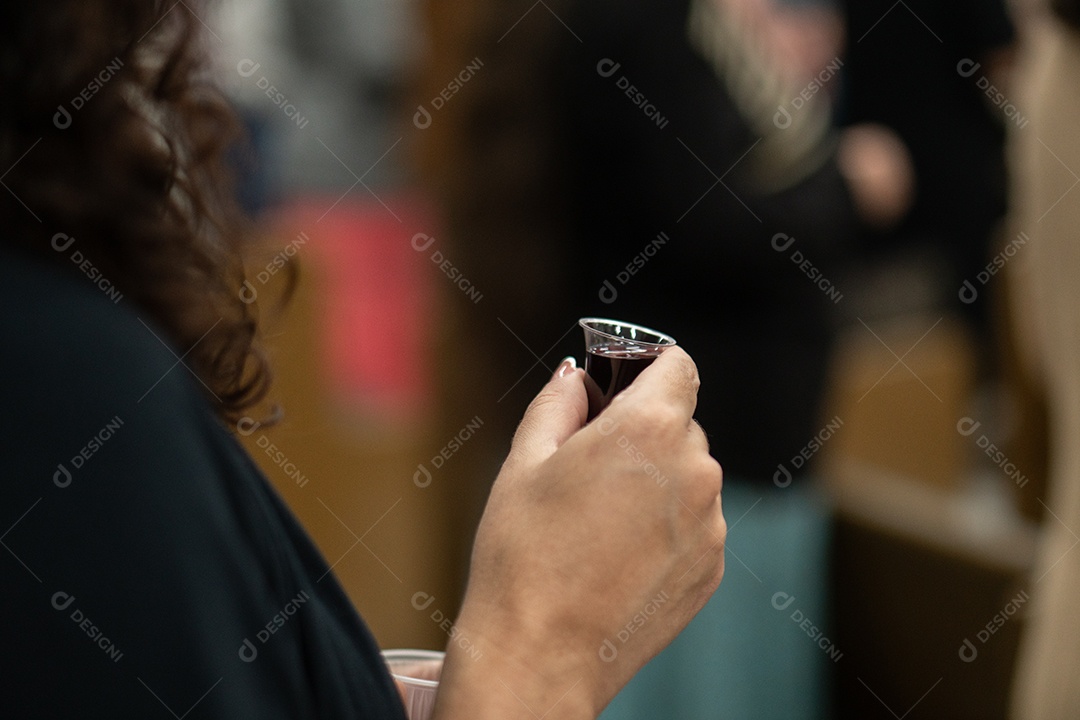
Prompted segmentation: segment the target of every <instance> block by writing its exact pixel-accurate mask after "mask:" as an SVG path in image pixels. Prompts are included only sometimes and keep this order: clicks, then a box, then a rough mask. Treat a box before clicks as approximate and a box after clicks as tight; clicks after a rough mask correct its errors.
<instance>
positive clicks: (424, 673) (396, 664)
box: [382, 650, 446, 720]
mask: <svg viewBox="0 0 1080 720" xmlns="http://www.w3.org/2000/svg"><path fill="white" fill-rule="evenodd" d="M382 656H383V660H385V661H386V666H387V667H388V668H390V675H391V676H392V677H393V678H394V679H395V680H397V681H398V682H399V683H400V684H401V687H403V688H404V690H405V714H406V715H408V717H409V720H429V719H430V718H431V711H432V710H433V709H434V708H435V695H436V693H438V692H439V678H440V676H441V675H442V666H443V660H444V659H445V658H446V653H444V652H439V651H436V650H384V651H383V654H382Z"/></svg>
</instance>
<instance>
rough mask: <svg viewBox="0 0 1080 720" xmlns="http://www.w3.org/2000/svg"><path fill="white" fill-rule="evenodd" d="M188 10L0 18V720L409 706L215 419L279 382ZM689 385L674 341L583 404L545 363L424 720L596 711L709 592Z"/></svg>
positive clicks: (569, 365) (702, 483)
mask: <svg viewBox="0 0 1080 720" xmlns="http://www.w3.org/2000/svg"><path fill="white" fill-rule="evenodd" d="M202 12H203V7H202V5H201V3H194V2H193V3H185V4H184V7H183V8H175V6H172V5H170V4H167V3H146V2H141V1H140V0H57V1H56V2H52V3H45V4H33V3H30V4H25V3H24V4H18V3H16V4H14V5H11V6H10V7H5V9H4V10H3V11H0V50H2V53H3V57H4V58H5V62H4V63H2V64H0V84H2V86H3V87H4V88H5V89H6V91H7V98H8V103H7V104H6V106H5V108H6V109H5V110H4V112H3V113H0V138H2V139H3V142H0V165H2V169H3V170H4V185H5V189H6V192H5V193H2V194H0V195H2V197H0V217H2V219H3V227H4V229H5V232H4V234H3V236H2V237H0V300H2V302H0V307H2V308H3V309H2V310H0V333H2V335H3V336H4V337H5V338H6V339H7V340H8V342H6V343H5V345H4V349H3V350H2V351H0V377H3V378H5V379H6V382H5V383H4V389H3V391H2V392H0V395H2V397H0V407H3V408H4V411H3V419H4V432H3V433H2V434H0V437H2V439H0V449H2V450H3V455H4V458H5V471H6V472H5V480H4V482H3V483H0V510H2V513H3V518H2V521H0V525H2V527H3V533H2V535H0V540H2V542H3V546H4V548H5V550H6V552H4V553H0V555H2V557H3V560H2V562H0V578H2V580H0V582H2V583H3V587H4V588H5V593H4V600H5V609H6V610H7V612H5V613H4V618H5V619H4V625H5V627H4V650H5V651H4V653H2V654H0V658H2V659H0V675H2V676H3V677H4V678H5V687H4V690H3V691H2V692H0V716H2V717H98V716H102V717H104V716H108V717H140V718H141V717H154V716H159V715H162V714H163V713H165V712H166V711H168V712H171V713H172V714H174V715H176V716H185V717H191V718H197V717H214V718H218V717H220V718H230V719H231V718H236V717H258V718H271V719H272V718H298V717H305V718H307V717H319V718H350V719H351V720H358V719H363V718H394V719H395V720H400V719H401V718H403V717H404V712H405V710H404V708H403V706H402V704H401V702H400V699H399V697H398V695H397V692H396V690H395V687H394V685H393V683H392V680H391V677H390V673H389V672H388V670H387V668H386V666H385V665H384V663H383V661H382V659H381V657H380V655H379V653H378V650H377V648H376V646H375V643H374V641H373V639H372V637H371V635H370V633H369V632H368V630H367V629H366V627H365V626H364V625H363V622H362V621H361V619H360V618H359V616H358V615H357V614H356V611H355V609H354V608H353V607H352V606H351V604H350V603H349V601H348V600H347V598H346V596H345V594H344V592H343V591H342V590H341V588H340V586H339V585H338V583H337V581H336V580H335V579H334V577H333V574H332V573H330V572H329V569H328V567H327V563H326V561H325V560H324V559H323V558H322V557H321V556H320V555H319V553H318V552H317V550H316V549H315V548H314V546H313V545H312V543H311V542H310V540H309V539H308V538H307V536H306V534H305V533H304V531H303V530H302V528H300V526H299V524H298V523H297V521H296V519H295V518H294V517H293V516H292V514H291V513H290V512H289V510H288V509H287V508H286V507H285V506H284V504H283V503H282V502H281V501H280V499H279V498H278V497H277V496H276V494H275V493H274V492H273V490H272V489H271V487H270V485H269V483H268V482H267V481H266V479H265V478H264V477H263V476H262V475H261V473H260V472H259V471H258V470H257V468H256V467H255V465H254V463H252V461H251V459H250V458H249V457H247V456H246V455H245V453H244V451H243V450H242V449H241V447H240V446H239V445H238V444H237V442H236V440H235V438H234V437H232V436H231V435H230V432H229V428H230V427H231V428H239V429H240V430H241V431H242V428H243V422H244V420H246V419H247V418H246V416H245V412H246V411H247V410H248V409H249V408H251V407H252V406H254V405H255V404H256V403H257V402H258V401H259V400H260V399H262V397H264V396H265V394H266V391H267V387H268V383H269V373H268V368H267V365H266V362H265V360H264V359H263V358H262V356H261V354H260V353H259V350H258V344H257V341H256V332H255V327H256V316H255V313H254V310H253V307H252V306H251V305H250V304H248V303H246V302H245V301H244V299H243V297H242V296H241V294H240V291H241V288H242V287H243V274H242V268H241V265H240V260H239V250H240V247H241V245H242V243H243V239H244V237H245V233H244V224H243V221H242V219H241V218H240V216H239V215H238V213H237V211H236V209H235V203H234V201H233V199H232V198H231V197H230V195H229V193H228V191H227V185H226V183H225V181H224V179H223V178H224V177H225V171H224V158H225V153H226V150H227V149H228V139H229V137H230V135H229V131H230V129H231V128H232V127H233V121H232V119H231V115H230V114H229V112H228V110H227V108H226V106H225V105H224V103H223V101H222V100H221V98H220V96H219V95H218V94H217V92H216V91H215V90H214V88H212V87H211V86H210V85H209V84H207V82H206V77H205V73H204V72H203V66H204V62H203V61H204V59H203V58H202V56H201V53H202V49H203V47H204V45H203V44H202V43H201V42H200V34H201V32H202V30H201V28H202V25H201V21H200V20H199V15H200V14H201V13H202ZM102 68H106V69H105V70H103V69H102ZM72 98H80V102H78V103H74V104H73V102H72V100H71V99H72ZM76 105H77V107H76ZM58 108H60V109H58ZM61 110H63V112H61ZM76 254H77V256H76ZM180 365H183V367H180ZM698 384H699V381H698V375H697V370H696V367H695V365H694V363H693V361H692V360H691V359H690V357H689V356H688V355H687V354H686V353H685V352H683V351H682V350H681V349H679V348H677V347H672V348H669V349H667V350H665V352H664V353H663V354H662V355H661V356H659V357H657V358H656V360H655V361H654V362H653V363H652V364H651V365H650V366H649V367H648V368H646V369H645V370H644V371H642V372H641V374H640V375H639V376H638V377H637V378H636V379H635V380H634V382H633V383H632V384H631V385H630V386H629V387H628V388H627V389H626V390H624V391H623V392H621V393H619V394H618V395H616V396H615V397H614V399H613V400H612V402H611V404H610V406H609V407H607V409H605V410H604V411H603V412H601V413H600V414H599V415H598V416H597V417H596V418H595V419H594V420H593V421H592V422H586V417H587V412H588V401H587V393H586V386H585V381H584V376H583V372H582V371H581V370H580V369H578V368H576V366H575V363H574V362H573V361H572V360H567V361H564V362H563V363H562V364H560V366H559V367H558V368H557V370H556V372H555V373H554V375H553V377H552V378H551V380H550V381H549V382H548V383H547V385H545V386H544V387H543V388H542V389H541V390H540V392H539V394H538V395H537V396H536V398H535V400H534V401H533V402H532V404H531V405H530V406H529V408H528V410H527V411H526V413H525V415H524V417H523V418H522V421H521V424H520V426H519V428H518V431H517V433H516V436H515V438H514V442H513V445H512V448H511V450H510V453H509V456H508V457H507V460H506V462H505V464H504V466H503V468H502V470H501V472H500V473H499V476H498V479H497V480H496V482H495V484H494V487H493V489H492V492H491V497H490V500H489V502H488V505H487V509H486V511H485V514H484V518H483V521H482V523H481V526H480V530H479V533H478V535H477V538H476V543H475V549H474V553H473V563H472V569H471V573H470V577H469V584H468V592H467V595H466V598H465V602H464V605H463V608H462V611H461V614H460V615H459V617H458V619H457V623H456V627H457V628H458V630H459V632H461V633H464V634H466V635H467V636H468V637H469V639H470V643H471V647H473V648H476V649H477V652H476V653H475V654H466V653H465V652H464V650H463V649H462V647H461V645H460V644H452V645H451V646H450V647H449V648H448V650H447V655H446V661H445V666H444V667H443V668H442V672H441V683H440V689H439V693H438V696H437V700H436V706H435V708H434V717H436V718H439V719H441V720H453V719H455V718H470V719H478V718H481V719H482V718H488V717H490V718H514V717H522V718H529V717H534V716H540V715H543V714H546V713H549V712H551V713H552V716H558V717H562V718H591V717H596V715H597V714H598V713H599V712H600V710H601V709H602V708H603V707H604V706H605V705H606V703H607V702H608V701H609V700H610V699H611V698H612V697H613V696H614V694H615V693H616V692H617V691H618V689H619V688H620V687H622V685H624V684H625V683H626V682H627V681H628V680H629V678H630V677H631V676H632V675H633V674H634V673H635V672H636V671H637V670H638V669H639V668H640V667H641V666H642V665H644V663H645V662H647V661H648V660H649V658H651V657H652V656H653V655H655V654H656V653H657V652H658V651H659V650H660V649H661V648H662V647H664V646H665V645H666V644H667V643H668V642H670V640H671V639H672V638H673V637H674V636H675V635H676V634H677V633H678V632H679V630H680V629H681V628H682V627H684V626H685V625H686V623H687V622H688V621H689V620H690V618H691V617H693V615H694V614H695V613H696V612H697V611H698V610H699V609H700V608H701V607H702V605H703V604H704V603H705V602H706V601H707V600H708V598H709V596H710V595H711V594H712V592H713V591H714V590H715V588H716V586H717V584H718V583H719V581H720V578H721V576H722V573H723V566H724V540H725V534H726V525H725V521H724V517H723V512H722V507H721V498H720V490H721V483H722V473H721V470H720V467H719V465H718V464H717V463H716V461H715V460H713V459H712V458H711V457H710V456H709V453H708V447H707V442H706V439H705V436H704V434H703V433H702V431H701V429H700V428H699V427H698V426H697V424H696V423H695V422H694V421H693V420H692V416H693V412H694V408H695V404H696V396H697V390H698ZM58 409H60V410H62V411H58ZM631 443H632V444H633V446H634V447H635V448H636V452H635V453H633V454H631V453H627V452H626V447H627V445H628V444H631ZM643 459H646V460H647V464H648V465H649V466H652V467H656V468H662V471H663V478H664V481H663V482H659V481H657V479H656V477H655V476H654V474H650V473H649V472H648V471H647V470H646V463H645V462H644V461H643ZM657 598H662V601H657ZM645 608H649V610H647V611H646V610H644V609H645ZM639 618H640V619H641V621H640V622H638V619H639ZM628 624H631V625H632V626H633V627H634V628H635V631H634V633H632V634H630V635H624V634H623V630H624V629H625V628H626V627H627V625H628ZM271 628H272V630H271ZM162 706H164V707H162Z"/></svg>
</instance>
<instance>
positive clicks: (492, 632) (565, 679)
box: [435, 599, 605, 720]
mask: <svg viewBox="0 0 1080 720" xmlns="http://www.w3.org/2000/svg"><path fill="white" fill-rule="evenodd" d="M552 630H553V628H552V627H551V626H550V624H549V623H548V622H547V621H546V620H545V619H543V618H540V617H537V616H536V615H535V614H534V613H530V612H528V611H525V610H524V609H520V610H518V611H515V610H514V609H513V608H504V607H493V606H491V605H485V606H483V607H480V606H478V604H477V603H470V602H469V601H468V599H466V603H465V606H464V607H463V609H462V613H461V615H460V617H459V621H458V623H457V624H456V626H455V628H454V633H453V635H452V640H451V642H450V645H449V646H448V647H447V656H446V664H445V666H444V669H443V676H442V682H441V683H440V688H439V697H438V702H437V704H436V714H435V718H436V719H437V720H453V719H455V718H458V717H462V718H465V717H467V718H472V719H474V720H482V719H483V718H488V717H491V718H500V719H504V718H518V717H520V718H525V719H530V718H531V719H532V720H535V718H537V717H544V716H545V715H548V714H550V716H551V717H559V718H567V719H568V720H577V719H578V718H582V719H584V718H589V719H592V718H596V717H597V715H598V714H599V713H600V711H601V710H602V709H603V705H604V704H605V703H604V702H603V701H602V700H601V699H600V697H601V695H602V693H601V692H598V689H599V685H600V683H599V679H600V678H599V673H598V668H597V663H596V662H592V660H593V659H595V655H594V658H589V657H587V656H583V654H582V652H581V650H580V648H578V647H575V646H573V645H572V644H571V643H570V642H569V639H568V638H560V634H559V633H558V632H553V631H552ZM578 645H580V643H578Z"/></svg>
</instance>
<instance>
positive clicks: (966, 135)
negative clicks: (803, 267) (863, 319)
mask: <svg viewBox="0 0 1080 720" xmlns="http://www.w3.org/2000/svg"><path fill="white" fill-rule="evenodd" d="M840 5H841V11H842V13H843V19H844V24H845V26H846V27H847V29H848V32H847V35H846V41H845V44H844V49H843V58H844V93H843V103H842V105H841V107H842V112H841V118H842V121H843V122H844V123H846V124H856V123H879V124H881V125H884V126H886V127H888V128H890V129H892V130H893V131H894V132H895V133H896V134H897V135H898V136H899V137H900V138H901V139H902V140H903V142H904V145H905V146H906V147H907V148H908V150H909V152H910V153H911V159H912V164H913V166H914V171H915V178H916V182H915V196H914V198H913V202H912V204H911V207H910V208H909V209H908V211H907V212H906V213H904V215H903V217H902V218H901V220H900V222H899V223H897V224H895V225H892V226H890V227H884V228H881V227H878V228H865V229H864V230H863V233H864V239H863V241H862V242H861V243H860V248H861V249H862V250H863V258H864V260H865V261H866V267H865V270H866V271H867V274H868V276H869V278H870V279H871V287H873V284H872V283H873V279H874V277H875V276H877V277H878V279H879V280H883V281H884V282H887V281H888V275H890V274H894V275H895V274H898V273H904V272H910V270H911V268H912V266H913V265H914V266H915V268H916V272H918V273H920V274H921V275H922V276H924V277H926V278H927V279H928V281H929V283H930V285H931V287H932V293H933V302H934V304H935V305H936V306H938V307H940V308H941V309H943V310H947V311H948V312H949V313H950V314H952V315H956V316H958V317H960V318H962V319H963V320H964V322H965V323H966V325H967V327H968V328H969V330H970V331H971V332H972V333H973V335H974V339H975V341H976V343H977V344H978V347H977V351H978V353H979V358H980V362H981V364H982V366H983V367H982V368H981V370H982V371H983V372H984V373H985V372H991V371H993V370H994V363H993V362H992V360H991V358H992V355H993V350H994V347H995V346H994V338H993V337H992V334H991V302H990V301H989V300H988V299H987V298H988V296H989V295H990V293H987V292H983V293H981V294H979V296H978V297H975V298H970V299H965V298H967V295H962V294H961V292H960V290H961V289H962V288H963V287H964V282H965V281H967V282H969V283H975V284H978V280H977V279H976V278H977V276H978V274H979V272H980V271H981V270H983V269H984V268H985V266H986V264H987V262H988V261H989V256H990V254H991V253H990V252H989V250H990V247H991V245H992V243H993V242H994V241H995V239H996V238H997V237H998V233H1000V231H1001V227H1000V224H1001V220H1002V217H1003V216H1004V213H1005V207H1006V197H1005V196H1006V173H1005V150H1004V148H1005V133H1006V121H1008V122H1010V123H1011V122H1012V121H1013V119H1015V118H1009V119H1007V118H1005V117H1003V115H1002V113H1001V110H1000V108H998V107H996V106H995V105H993V102H994V101H993V100H991V99H990V98H988V96H987V94H986V93H984V92H983V91H982V88H985V87H986V85H987V84H989V83H993V85H994V86H995V87H996V88H997V89H1000V90H1003V91H1005V92H1007V91H1008V86H1009V71H1010V68H1011V65H1012V58H1013V55H1014V51H1015V47H1014V41H1015V38H1016V31H1015V29H1014V27H1013V23H1012V21H1011V19H1010V17H1009V13H1008V9H1007V7H1006V3H1005V0H977V1H975V2H965V3H960V2H936V1H932V0H915V1H913V2H904V3H900V4H899V5H897V4H896V3H894V2H890V1H889V0H841V3H840ZM973 75H974V77H973ZM986 79H988V80H986ZM1020 119H1021V120H1022V118H1020ZM881 276H885V277H884V278H882V277H881ZM879 284H880V283H879Z"/></svg>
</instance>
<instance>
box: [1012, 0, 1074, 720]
mask: <svg viewBox="0 0 1080 720" xmlns="http://www.w3.org/2000/svg"><path fill="white" fill-rule="evenodd" d="M1049 6H1050V9H1049V11H1046V9H1045V8H1043V7H1042V6H1041V5H1038V6H1036V7H1035V8H1034V9H1033V12H1032V15H1033V17H1032V18H1031V19H1030V21H1029V22H1028V23H1027V27H1026V30H1027V38H1026V40H1027V43H1026V47H1027V52H1026V53H1025V55H1024V62H1023V63H1022V66H1021V72H1020V79H1021V83H1019V84H1020V86H1021V87H1023V88H1024V92H1023V93H1022V94H1021V95H1020V96H1019V98H1018V105H1019V106H1020V107H1021V108H1022V110H1023V111H1024V112H1025V114H1026V116H1027V117H1028V119H1029V122H1030V127H1025V128H1024V130H1023V131H1022V132H1017V133H1016V134H1015V137H1014V142H1013V147H1012V150H1013V153H1012V156H1011V158H1012V160H1013V161H1014V162H1013V172H1014V174H1015V177H1014V181H1013V187H1014V188H1015V195H1014V206H1013V214H1012V217H1011V218H1010V222H1011V223H1012V225H1013V226H1014V227H1015V229H1017V230H1023V231H1025V232H1027V233H1028V235H1030V237H1031V241H1030V244H1029V246H1028V247H1027V248H1026V249H1025V250H1024V252H1023V253H1022V254H1018V256H1017V260H1018V261H1019V262H1018V263H1017V268H1019V272H1018V273H1017V275H1016V283H1015V286H1016V292H1015V300H1016V302H1015V303H1014V311H1015V312H1016V313H1017V321H1016V325H1017V327H1018V328H1019V329H1020V330H1021V333H1020V335H1019V342H1018V346H1019V348H1020V350H1021V351H1023V352H1022V357H1023V359H1024V360H1026V361H1027V362H1026V368H1025V369H1026V370H1027V371H1028V372H1030V373H1031V374H1032V375H1033V376H1034V377H1035V378H1036V379H1037V381H1038V382H1040V383H1044V384H1045V387H1046V389H1047V398H1048V399H1049V409H1050V447H1051V459H1052V465H1051V469H1050V476H1049V485H1048V488H1047V494H1045V495H1044V497H1045V501H1042V500H1040V503H1041V505H1042V508H1041V509H1044V510H1045V512H1044V513H1043V515H1044V517H1043V519H1042V536H1041V539H1040V545H1039V551H1038V557H1037V561H1036V563H1035V567H1034V568H1033V569H1032V571H1031V574H1030V578H1031V588H1032V589H1031V594H1032V607H1031V609H1030V611H1029V612H1028V614H1027V623H1026V626H1025V632H1024V637H1023V644H1022V646H1021V652H1020V659H1019V663H1018V666H1017V669H1016V677H1015V679H1014V683H1013V698H1012V706H1011V717H1014V718H1016V719H1017V720H1020V719H1021V718H1022V719H1023V720H1064V718H1074V717H1077V716H1080V680H1078V675H1077V672H1076V668H1077V664H1078V662H1080V618H1078V615H1077V613H1076V597H1077V595H1078V594H1080V552H1078V550H1077V549H1076V545H1077V544H1078V541H1077V533H1078V532H1080V446H1078V444H1077V440H1076V438H1077V436H1078V435H1080V323H1078V321H1077V310H1078V309H1080V281H1078V279H1077V268H1080V244H1078V243H1077V237H1076V235H1077V228H1078V227H1080V201H1078V199H1077V197H1075V196H1074V195H1073V194H1072V193H1071V192H1070V191H1071V190H1072V187H1073V185H1074V184H1075V182H1076V177H1077V171H1080V135H1078V134H1077V117H1080V88H1078V87H1077V83H1076V78H1077V77H1078V73H1080V3H1077V2H1074V1H1073V0H1054V1H1053V2H1051V3H1049Z"/></svg>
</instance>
